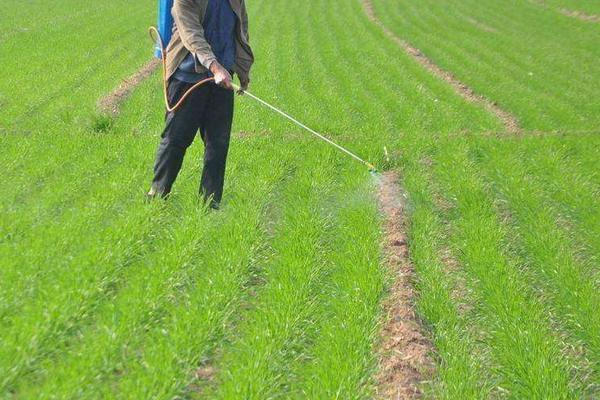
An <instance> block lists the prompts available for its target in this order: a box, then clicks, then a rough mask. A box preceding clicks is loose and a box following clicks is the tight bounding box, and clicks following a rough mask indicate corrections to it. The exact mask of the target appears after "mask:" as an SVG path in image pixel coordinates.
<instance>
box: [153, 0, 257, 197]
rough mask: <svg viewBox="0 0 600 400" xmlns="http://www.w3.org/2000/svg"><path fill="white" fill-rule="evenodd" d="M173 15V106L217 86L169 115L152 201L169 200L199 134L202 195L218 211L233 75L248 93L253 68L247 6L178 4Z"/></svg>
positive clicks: (225, 0)
mask: <svg viewBox="0 0 600 400" xmlns="http://www.w3.org/2000/svg"><path fill="white" fill-rule="evenodd" d="M171 13H172V15H173V19H174V27H173V36H172V38H171V41H170V42H169V45H168V47H167V54H166V57H167V71H166V74H167V79H168V82H169V84H168V99H169V103H170V104H175V103H176V102H177V101H179V99H180V98H181V97H182V96H183V94H184V93H185V92H186V91H187V90H188V89H189V88H190V87H192V86H193V85H194V84H195V83H197V82H199V81H200V80H202V79H205V78H207V77H209V76H213V77H214V83H213V82H209V83H206V84H204V85H202V86H200V88H198V89H196V90H195V91H194V92H192V93H191V94H190V96H189V97H188V98H187V99H186V100H185V102H184V104H183V105H182V107H181V108H180V109H179V110H177V111H174V112H167V114H166V117H165V122H166V124H165V129H164V131H163V133H162V135H161V141H160V145H159V147H158V152H157V155H156V162H155V164H154V179H153V181H152V187H151V189H150V191H149V192H148V195H147V196H148V197H149V198H154V197H157V196H160V197H163V198H164V197H166V196H167V195H168V194H169V193H170V192H171V188H172V186H173V183H174V182H175V179H176V178H177V174H178V173H179V170H180V169H181V165H182V163H183V157H184V155H185V152H186V149H187V148H188V147H189V146H190V145H191V144H192V142H193V141H194V137H195V136H196V133H197V132H198V130H200V136H201V137H202V141H203V142H204V146H205V150H204V169H203V171H202V179H201V182H200V194H201V195H202V197H203V199H204V201H205V202H208V203H209V206H210V207H211V208H214V209H218V208H219V203H220V201H221V197H222V195H223V182H224V177H225V164H226V160H227V152H228V149H229V140H230V135H231V124H232V119H233V97H234V93H233V86H232V74H233V73H236V74H237V75H238V77H239V80H240V86H241V89H242V91H243V90H246V89H247V88H248V84H249V83H250V68H251V66H252V63H253V62H254V56H253V54H252V49H251V48H250V45H249V42H248V14H247V13H246V5H245V1H244V0H175V2H174V4H173V9H172V12H171Z"/></svg>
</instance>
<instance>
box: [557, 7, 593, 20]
mask: <svg viewBox="0 0 600 400" xmlns="http://www.w3.org/2000/svg"><path fill="white" fill-rule="evenodd" d="M559 11H560V13H561V14H562V15H566V16H567V17H572V18H577V19H580V20H582V21H585V22H595V23H596V24H599V23H600V15H594V14H586V13H584V12H581V11H576V10H567V9H566V8H561V9H560V10H559Z"/></svg>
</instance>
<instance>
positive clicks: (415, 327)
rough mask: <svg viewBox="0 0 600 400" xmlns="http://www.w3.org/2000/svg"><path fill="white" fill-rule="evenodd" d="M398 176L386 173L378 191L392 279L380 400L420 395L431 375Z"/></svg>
mask: <svg viewBox="0 0 600 400" xmlns="http://www.w3.org/2000/svg"><path fill="white" fill-rule="evenodd" d="M398 179H399V178H398V175H397V174H396V173H394V172H386V173H384V174H383V176H382V180H381V185H380V187H379V192H378V200H379V206H380V209H381V212H382V214H383V216H384V223H383V226H384V233H385V238H384V243H383V248H384V255H385V261H386V264H387V266H388V268H389V270H390V272H391V273H392V274H393V277H394V280H393V283H392V286H391V288H390V294H389V296H388V298H387V299H386V301H385V302H384V312H385V315H386V322H385V324H384V326H383V329H382V333H381V335H382V336H381V349H380V360H379V373H378V374H377V376H376V381H377V395H378V397H380V398H384V399H412V398H419V397H420V396H421V389H420V384H421V383H422V382H423V381H424V380H425V379H426V378H427V377H428V376H430V375H432V374H433V370H434V363H433V360H432V358H431V355H432V352H433V346H432V344H431V342H430V341H429V340H428V339H427V337H426V336H425V334H424V333H423V329H422V326H421V323H420V321H419V318H418V317H417V315H416V312H415V297H416V293H415V289H414V286H413V278H414V274H415V272H414V267H413V265H412V263H411V261H410V258H409V253H408V252H409V250H408V237H407V234H406V216H405V207H404V194H403V192H402V190H401V188H400V186H399V183H398Z"/></svg>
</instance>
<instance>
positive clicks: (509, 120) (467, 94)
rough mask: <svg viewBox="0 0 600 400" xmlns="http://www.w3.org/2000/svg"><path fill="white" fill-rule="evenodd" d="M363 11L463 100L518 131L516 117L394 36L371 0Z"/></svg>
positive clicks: (509, 130) (508, 127)
mask: <svg viewBox="0 0 600 400" xmlns="http://www.w3.org/2000/svg"><path fill="white" fill-rule="evenodd" d="M362 2H363V6H364V9H365V12H366V14H367V16H368V17H369V19H370V20H371V21H373V22H374V23H375V24H377V25H378V26H379V27H380V28H381V29H382V30H383V32H384V33H385V34H386V35H387V36H388V37H389V38H390V39H392V40H393V41H394V42H396V43H397V44H398V45H399V46H400V47H401V48H402V49H403V50H404V51H405V52H406V53H407V54H408V55H410V56H411V57H412V58H414V59H415V60H416V61H417V62H418V63H419V64H421V65H422V66H423V67H425V68H426V69H427V70H428V71H429V72H431V73H432V74H434V75H435V76H437V77H438V78H440V79H443V80H444V81H446V82H447V83H449V84H450V86H452V87H453V88H454V90H455V91H456V93H457V94H459V95H460V96H461V97H463V98H464V99H465V100H467V101H469V102H471V103H476V104H480V105H482V106H483V107H485V108H486V109H487V110H488V111H489V112H491V113H493V114H495V115H496V116H497V117H498V118H499V119H500V121H502V123H503V124H504V128H505V129H506V131H507V132H509V133H520V132H521V127H520V125H519V121H518V120H517V118H516V117H515V116H514V115H512V114H511V113H509V112H508V111H506V110H503V109H502V108H501V107H500V106H498V104H496V103H495V102H493V101H492V100H490V99H488V98H486V97H484V96H482V95H479V94H477V93H475V92H474V91H473V89H471V88H470V87H469V86H468V85H466V84H464V83H463V82H461V81H459V80H458V79H457V78H456V77H454V76H453V75H452V74H451V73H450V72H448V71H445V70H443V69H442V68H440V67H439V66H437V65H436V64H435V63H434V62H433V61H431V60H430V59H429V58H427V56H426V55H425V54H423V53H422V52H421V50H419V49H417V48H416V47H413V46H412V45H410V44H409V43H408V42H406V41H405V40H403V39H401V38H400V37H398V36H396V34H395V33H394V32H392V31H391V30H390V29H389V28H388V27H387V26H385V25H384V24H383V23H382V22H381V21H380V20H379V18H377V15H375V10H374V8H373V3H372V2H371V0H362Z"/></svg>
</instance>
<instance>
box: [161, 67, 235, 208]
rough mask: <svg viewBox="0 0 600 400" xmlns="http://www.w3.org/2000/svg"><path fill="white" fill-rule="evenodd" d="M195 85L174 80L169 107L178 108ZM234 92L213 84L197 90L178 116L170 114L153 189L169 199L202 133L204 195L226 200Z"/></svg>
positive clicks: (169, 93) (202, 189)
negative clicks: (194, 143) (184, 162)
mask: <svg viewBox="0 0 600 400" xmlns="http://www.w3.org/2000/svg"><path fill="white" fill-rule="evenodd" d="M191 86H193V84H191V83H186V82H182V81H179V80H177V79H174V78H172V79H171V80H170V81H169V87H168V97H169V103H170V104H175V103H176V102H177V101H179V99H180V98H181V97H182V96H183V94H184V93H185V92H186V91H187V90H188V89H189V88H190V87H191ZM233 97H234V94H233V91H232V90H227V89H224V88H222V87H220V86H218V85H216V84H214V83H213V82H209V83H206V84H204V85H202V86H201V87H200V88H198V89H196V90H195V91H194V92H192V94H191V95H190V96H189V97H188V98H187V99H186V100H185V102H184V104H183V105H182V107H181V108H180V109H179V110H177V111H175V112H167V113H166V116H165V129H164V131H163V133H162V135H161V140H160V144H159V146H158V152H157V154H156V162H155V163H154V179H153V181H152V188H153V189H154V190H155V192H157V193H159V194H161V195H163V196H166V195H167V194H169V193H170V192H171V188H172V187H173V183H175V179H177V174H178V173H179V170H180V169H181V165H182V164H183V157H184V156H185V152H186V150H187V148H188V147H189V146H190V145H191V144H192V143H193V141H194V138H195V136H196V133H197V132H198V130H199V131H200V136H201V138H202V141H203V142H204V168H203V171H202V178H201V181H200V194H201V195H203V196H204V199H205V200H207V199H212V200H213V201H214V202H216V203H219V202H220V201H221V197H222V196H223V183H224V180H225V164H226V161H227V152H228V150H229V140H230V137H231V123H232V120H233Z"/></svg>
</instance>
